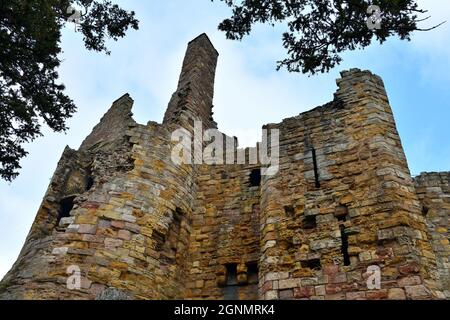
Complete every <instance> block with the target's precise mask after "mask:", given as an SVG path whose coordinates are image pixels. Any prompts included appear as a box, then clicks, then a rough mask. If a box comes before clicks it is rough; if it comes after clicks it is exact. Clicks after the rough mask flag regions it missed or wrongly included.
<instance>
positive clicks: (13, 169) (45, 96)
mask: <svg viewBox="0 0 450 320" xmlns="http://www.w3.org/2000/svg"><path fill="white" fill-rule="evenodd" d="M71 5H72V6H74V5H75V6H76V7H80V8H81V7H82V8H83V13H84V15H83V16H82V17H81V20H80V31H81V32H82V33H83V36H84V44H85V46H86V48H87V49H89V50H94V51H99V52H105V53H107V54H109V52H108V50H107V48H106V46H105V40H106V39H108V38H111V39H114V40H117V39H118V38H121V37H123V36H124V35H125V32H126V31H127V29H128V28H130V27H131V28H133V29H138V21H137V20H136V19H135V13H134V12H127V11H125V10H123V9H121V8H120V7H118V6H117V5H113V4H112V3H111V2H110V1H92V0H2V1H1V2H0V177H1V178H3V179H5V180H7V181H12V180H13V179H14V178H15V177H16V176H17V175H18V172H17V170H18V169H19V168H20V165H19V161H20V159H21V158H23V157H24V156H25V155H26V154H27V152H26V151H25V150H24V148H23V144H24V143H27V142H30V141H33V140H34V139H35V138H36V137H38V136H40V135H42V133H41V126H42V124H46V125H48V126H49V127H50V128H51V129H52V130H54V131H57V132H61V131H65V130H67V126H66V124H65V121H66V119H67V118H69V117H71V116H72V114H73V113H74V112H75V110H76V108H75V105H74V103H73V102H72V100H71V99H70V98H69V97H68V96H67V95H66V94H65V93H64V90H65V87H64V85H62V84H59V83H57V80H58V72H57V69H58V67H59V65H60V60H59V59H58V54H59V53H61V47H60V42H61V29H62V28H63V27H64V25H65V24H66V23H67V19H68V18H69V17H70V16H71V15H72V12H70V10H68V8H69V6H71Z"/></svg>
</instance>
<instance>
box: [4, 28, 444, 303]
mask: <svg viewBox="0 0 450 320" xmlns="http://www.w3.org/2000/svg"><path fill="white" fill-rule="evenodd" d="M217 58H218V53H217V51H216V50H215V49H214V47H213V46H212V44H211V43H210V41H209V39H208V38H207V37H206V35H201V36H199V37H198V38H196V39H194V40H193V41H192V42H190V43H189V45H188V49H187V53H186V57H185V59H184V61H183V67H182V71H181V75H180V79H179V82H178V87H177V90H176V92H175V93H174V94H173V96H172V98H171V100H170V102H169V105H168V108H167V111H166V113H165V116H164V120H163V123H162V124H158V123H156V122H149V123H148V124H146V125H141V124H137V123H136V122H135V121H134V120H133V118H132V114H131V109H132V104H133V100H132V99H131V98H130V97H129V95H128V94H126V95H124V96H122V97H121V98H119V99H118V100H116V101H115V102H114V103H113V105H112V107H111V108H110V110H108V112H107V113H106V114H105V115H104V117H103V118H102V119H101V121H100V123H99V124H98V125H97V126H96V127H95V128H94V129H93V131H92V133H91V134H90V135H89V136H88V137H87V138H86V140H85V141H84V142H83V143H82V145H81V147H80V149H79V150H77V151H75V150H72V149H70V148H68V147H67V148H66V149H65V150H64V153H63V155H62V157H61V160H60V162H59V164H58V167H57V169H56V171H55V174H54V176H53V178H52V181H51V183H50V186H49V188H48V191H47V193H46V196H45V197H44V200H43V202H42V205H41V207H40V208H39V211H38V213H37V216H36V219H35V222H34V224H33V226H32V229H31V231H30V234H29V236H28V237H27V240H26V242H25V245H24V248H23V250H22V252H21V255H20V256H19V258H18V260H17V263H16V264H15V266H14V267H13V269H12V270H11V271H10V272H9V273H8V274H7V275H6V276H5V278H4V279H3V281H2V282H1V283H0V299H2V298H5V299H36V298H40V299H95V298H97V299H100V300H105V299H106V300H122V299H224V298H226V299H311V300H324V299H332V300H344V299H348V300H359V299H372V300H376V299H444V298H448V297H449V294H450V293H449V292H450V288H449V282H448V280H449V278H450V277H449V269H448V266H449V261H448V257H449V256H450V254H449V240H448V212H449V211H450V194H449V192H450V186H449V185H450V183H449V182H450V173H429V174H422V175H421V176H419V177H416V178H415V179H414V180H413V179H412V177H411V176H410V173H409V170H408V167H407V163H406V158H405V155H404V152H403V149H402V145H401V141H400V138H399V135H398V133H397V130H396V126H395V121H394V118H393V114H392V110H391V108H390V106H389V103H388V98H387V95H386V92H385V89H384V85H383V82H382V80H381V78H379V77H378V76H376V75H374V74H372V73H370V72H369V71H361V70H358V69H352V70H349V71H344V72H342V74H341V76H342V77H341V79H339V80H337V85H338V90H337V92H336V93H335V95H334V100H333V101H332V102H330V103H328V104H326V105H323V106H320V107H317V108H315V109H312V110H310V111H308V112H305V113H302V114H299V115H298V116H295V117H292V118H287V119H284V120H283V121H282V122H281V123H278V124H268V125H266V126H264V128H265V129H268V130H271V129H278V130H279V133H280V141H279V147H280V158H279V171H278V172H277V173H276V174H274V175H272V176H264V175H263V176H260V175H259V173H260V169H261V164H260V163H259V162H258V161H255V163H251V164H250V163H249V162H248V161H247V162H246V163H245V164H237V159H234V160H233V163H232V164H226V165H224V164H216V165H207V164H183V165H179V164H176V163H174V162H173V161H172V160H171V151H172V147H173V146H174V144H175V143H174V142H173V141H171V134H172V132H173V131H174V130H176V129H180V128H183V129H185V130H187V131H188V132H193V129H194V125H195V124H194V123H193V120H194V119H200V120H202V122H203V129H206V128H216V127H217V125H216V123H215V121H214V119H213V117H212V103H213V101H212V99H213V94H214V92H213V89H214V73H215V68H216V63H217ZM223 138H224V140H225V141H226V142H230V145H232V148H233V149H232V150H233V151H234V152H236V153H239V154H243V155H245V156H246V157H247V158H249V157H250V155H251V154H252V153H253V152H254V151H256V149H255V148H249V149H246V150H242V149H239V150H238V149H237V141H236V139H235V138H234V137H228V136H226V135H223ZM196 139H197V138H196ZM241 151H243V152H241ZM368 267H369V269H368ZM371 267H372V268H373V267H379V270H380V272H381V278H380V280H381V288H379V289H373V288H369V286H368V283H369V280H370V277H371V276H373V274H372V273H371V272H370V270H371V269H370V268H371ZM69 270H71V271H69ZM77 270H78V271H77ZM372 270H373V269H372ZM376 270H378V269H376ZM68 272H72V275H73V274H74V273H80V276H81V279H82V281H81V288H80V289H79V290H70V289H69V288H68V287H67V286H66V279H67V277H68V276H69V274H68Z"/></svg>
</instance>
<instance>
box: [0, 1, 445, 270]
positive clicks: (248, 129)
mask: <svg viewBox="0 0 450 320" xmlns="http://www.w3.org/2000/svg"><path fill="white" fill-rule="evenodd" d="M115 2H117V3H119V4H120V5H121V6H122V7H124V8H126V9H129V10H134V11H136V14H137V17H138V19H139V20H140V29H139V30H138V31H129V32H128V33H127V35H126V37H125V38H123V39H120V40H119V41H118V42H111V43H109V44H108V47H109V49H110V50H111V52H112V53H111V55H110V56H105V55H104V54H99V53H94V52H89V51H87V50H86V49H85V48H84V46H83V42H82V37H81V35H80V34H79V33H76V32H74V28H73V26H69V27H67V28H66V29H65V30H64V32H63V39H62V44H61V45H62V48H63V50H64V52H63V53H62V54H61V59H62V60H63V62H62V64H61V67H60V69H59V74H60V79H61V82H62V83H64V84H65V85H66V87H67V90H66V92H67V94H68V95H69V96H70V97H71V98H72V99H73V100H74V102H75V103H76V105H77V107H78V111H77V113H76V114H75V115H74V116H73V117H72V118H71V119H70V120H69V121H68V125H69V127H70V129H69V130H68V131H67V133H66V134H64V133H54V132H51V130H49V129H48V128H44V137H41V138H39V139H36V140H35V141H34V142H32V143H30V144H27V145H26V149H27V151H28V152H29V155H28V156H27V157H26V158H25V159H23V161H21V166H22V169H21V171H20V176H19V177H18V178H17V179H16V180H15V181H14V182H12V183H6V182H4V181H0V279H1V278H2V277H3V275H4V274H5V273H6V272H7V271H8V270H9V269H10V268H11V266H12V264H13V263H14V261H15V260H16V258H17V256H18V254H19V252H20V249H21V248H22V245H23V242H24V240H25V238H26V235H27V233H28V231H29V229H30V227H31V224H32V223H33V220H34V217H35V215H36V212H37V210H38V208H39V205H40V203H41V201H42V197H43V196H44V194H45V191H46V189H47V187H48V184H49V182H50V179H51V177H52V175H53V172H54V170H55V169H56V165H57V163H58V160H59V158H60V156H61V154H62V151H63V150H64V147H65V146H66V145H69V146H70V147H71V148H75V149H76V148H78V147H79V145H80V143H81V142H82V141H83V139H84V138H85V137H86V136H87V135H88V134H89V133H90V132H91V130H92V128H93V127H94V126H95V125H96V124H97V123H98V121H99V120H100V118H101V116H102V115H103V114H104V113H105V112H106V111H107V110H108V108H109V107H110V105H111V103H112V102H113V101H114V100H115V99H117V98H118V97H120V96H122V95H123V94H124V93H127V92H128V93H129V94H130V95H131V97H132V98H133V99H134V101H135V103H134V107H133V113H134V118H135V120H136V121H137V122H139V123H143V124H145V123H146V122H147V121H149V120H152V121H157V122H161V121H162V118H163V115H164V111H165V109H166V107H167V104H168V102H169V99H170V96H171V95H172V93H173V92H174V91H175V89H176V85H177V81H178V75H179V72H180V70H181V64H182V60H183V56H184V53H185V50H186V45H187V42H189V41H190V40H192V39H193V38H195V37H196V36H198V35H199V34H201V33H203V32H206V33H207V34H208V36H209V37H210V39H211V41H212V43H213V44H214V46H215V48H216V49H217V50H218V52H219V53H220V56H219V61H218V66H217V73H216V82H215V96H214V110H213V111H214V118H215V120H216V122H218V124H219V129H220V130H221V131H222V132H224V133H226V134H228V135H235V136H237V137H238V138H239V143H240V146H253V145H254V144H255V143H256V141H257V140H258V138H259V136H260V130H261V127H262V125H264V124H267V123H277V122H281V121H282V119H284V118H288V117H292V116H295V115H297V114H299V113H301V112H304V111H307V110H309V109H312V108H314V107H316V106H318V105H322V104H324V103H326V102H329V101H331V100H332V99H333V93H334V92H335V91H336V89H337V87H336V83H335V79H337V78H339V72H340V71H342V70H346V69H349V68H354V67H357V68H360V69H368V70H371V71H372V72H374V73H376V74H378V75H380V76H381V77H382V78H383V80H384V83H385V86H386V90H387V93H388V96H389V99H390V103H391V107H392V110H393V112H394V116H395V119H396V121H397V128H398V131H399V133H400V137H401V139H402V143H403V147H404V150H405V153H406V156H407V159H408V164H409V167H410V170H411V173H412V174H413V175H417V174H420V173H421V172H424V171H449V170H450V129H449V127H450V123H449V121H450V90H449V89H450V45H449V42H450V1H448V0H419V1H418V2H419V4H420V5H421V7H423V8H426V9H428V10H429V15H431V18H430V19H429V20H428V21H427V22H425V23H424V24H423V25H422V26H423V27H428V26H432V25H434V24H437V23H439V22H442V21H448V22H447V23H446V24H445V25H443V26H441V27H440V28H438V29H435V30H433V31H430V32H418V33H416V34H414V36H413V38H412V41H411V42H407V41H400V40H397V39H391V40H389V41H388V42H386V43H385V44H383V45H379V44H373V45H371V46H370V47H369V48H366V50H363V51H353V52H347V53H345V54H344V55H343V58H344V61H343V63H342V64H341V65H339V66H338V67H336V68H335V69H333V70H332V71H330V72H329V73H328V74H319V75H316V76H312V77H308V76H306V75H302V74H298V73H288V72H287V71H285V70H280V71H276V61H278V60H281V59H282V58H284V57H285V54H286V52H285V49H284V48H283V47H282V41H281V35H282V32H283V31H284V29H285V26H284V25H277V26H276V27H271V26H268V25H258V26H256V27H255V28H254V30H253V32H252V34H251V35H250V36H248V37H246V38H244V40H243V41H231V40H226V38H225V35H224V34H223V33H222V32H219V31H218V30H217V25H218V24H219V22H220V21H222V20H223V19H224V18H227V17H229V16H230V9H229V8H228V7H226V5H225V4H224V3H222V2H221V1H217V0H216V1H214V2H211V1H210V0H189V1H186V0H165V1H142V0H141V1H139V0H127V1H125V0H123V1H115Z"/></svg>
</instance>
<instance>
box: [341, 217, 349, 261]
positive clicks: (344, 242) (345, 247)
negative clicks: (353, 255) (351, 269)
mask: <svg viewBox="0 0 450 320" xmlns="http://www.w3.org/2000/svg"><path fill="white" fill-rule="evenodd" d="M339 228H340V230H341V242H342V243H341V252H342V256H343V258H344V266H349V265H350V255H349V254H348V235H347V233H346V232H345V227H344V226H343V225H342V224H341V225H340V226H339Z"/></svg>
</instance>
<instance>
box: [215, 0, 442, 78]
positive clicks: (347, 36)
mask: <svg viewBox="0 0 450 320" xmlns="http://www.w3.org/2000/svg"><path fill="white" fill-rule="evenodd" d="M212 1H213V0H212ZM220 1H223V2H225V3H226V4H227V5H228V6H230V7H231V8H232V11H233V14H232V16H231V18H229V19H225V20H224V21H223V22H222V23H220V25H219V30H221V31H224V32H225V33H226V36H227V38H228V39H232V40H241V39H242V38H243V37H244V36H245V35H248V34H250V32H251V30H252V26H253V25H254V24H256V23H267V24H271V25H274V24H275V23H281V22H285V23H286V24H287V27H288V31H287V32H285V33H284V34H283V46H284V47H285V48H286V49H287V53H288V56H287V58H285V59H283V60H281V61H278V67H277V68H278V69H280V68H281V67H286V68H287V70H288V71H290V72H302V73H305V74H314V73H316V72H328V71H329V70H330V69H331V68H333V67H334V66H336V64H339V63H340V62H341V61H342V58H341V53H342V52H343V51H346V50H355V49H357V48H364V47H367V46H368V45H370V44H371V43H372V41H379V42H380V43H383V42H384V41H386V39H387V38H389V37H391V36H398V37H399V38H400V39H402V40H410V36H411V33H412V32H413V31H419V30H420V31H427V30H431V29H433V28H436V27H438V26H439V25H438V26H434V27H432V28H429V29H420V28H418V26H417V24H418V23H419V22H421V21H424V20H426V19H428V18H429V17H425V18H424V19H419V18H418V16H419V15H421V14H425V13H426V12H427V11H426V10H422V9H419V7H418V5H417V1H415V0H373V1H371V0H242V1H234V0H220ZM371 5H377V6H378V7H379V8H380V10H381V18H382V21H381V25H380V28H373V27H371V28H369V26H368V24H367V22H368V21H369V23H371V26H373V25H374V24H375V23H376V22H379V21H373V20H379V19H376V18H379V17H380V16H378V17H377V16H375V15H373V14H374V13H376V12H374V11H370V13H369V12H368V9H369V6H371ZM368 19H369V20H368Z"/></svg>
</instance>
